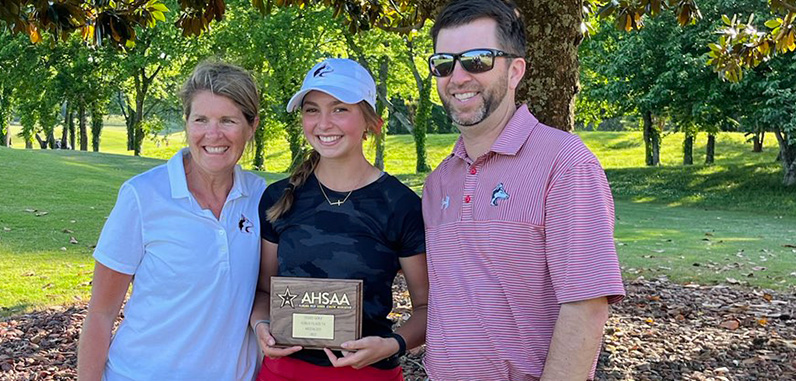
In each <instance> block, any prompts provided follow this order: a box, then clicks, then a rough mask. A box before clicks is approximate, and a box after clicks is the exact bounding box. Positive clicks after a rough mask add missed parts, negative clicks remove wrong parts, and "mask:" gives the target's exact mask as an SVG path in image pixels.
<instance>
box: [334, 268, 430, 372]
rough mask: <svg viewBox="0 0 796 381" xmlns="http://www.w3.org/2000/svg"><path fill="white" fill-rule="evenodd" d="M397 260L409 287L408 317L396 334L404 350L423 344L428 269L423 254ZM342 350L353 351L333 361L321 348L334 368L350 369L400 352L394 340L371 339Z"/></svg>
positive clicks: (364, 339)
mask: <svg viewBox="0 0 796 381" xmlns="http://www.w3.org/2000/svg"><path fill="white" fill-rule="evenodd" d="M399 261H400V263H401V269H403V272H404V277H405V278H406V285H407V286H408V288H409V296H410V298H411V299H412V317H410V318H409V320H407V321H406V322H405V323H404V324H403V325H402V326H401V328H399V329H398V331H397V332H396V333H398V334H399V335H401V337H403V339H404V341H406V348H407V349H410V348H414V347H417V346H419V345H422V344H423V343H424V342H425V341H426V317H427V316H428V269H427V267H426V266H427V265H426V255H425V253H424V254H418V255H414V256H411V257H406V258H400V259H399ZM342 347H343V348H344V349H347V350H352V351H353V350H355V351H356V352H344V356H343V357H341V358H337V356H335V355H334V353H333V352H332V351H331V350H329V349H328V348H325V349H324V351H325V352H326V355H327V356H328V357H329V361H331V363H332V365H334V366H335V367H343V366H351V367H353V368H355V369H361V368H364V367H366V366H368V365H371V364H373V363H375V362H378V361H381V360H383V359H385V358H387V357H390V356H392V355H394V354H395V353H397V352H398V350H399V349H400V346H399V344H398V339H395V338H392V337H387V338H384V337H375V336H368V337H365V338H362V339H359V340H356V341H349V342H345V343H343V344H342Z"/></svg>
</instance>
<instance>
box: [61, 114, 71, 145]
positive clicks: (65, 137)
mask: <svg viewBox="0 0 796 381" xmlns="http://www.w3.org/2000/svg"><path fill="white" fill-rule="evenodd" d="M70 124H72V109H71V108H70V107H69V106H67V107H66V116H65V117H64V126H63V128H62V129H61V149H66V148H67V147H69V144H68V143H69V125H70Z"/></svg>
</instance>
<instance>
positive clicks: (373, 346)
mask: <svg viewBox="0 0 796 381" xmlns="http://www.w3.org/2000/svg"><path fill="white" fill-rule="evenodd" d="M341 346H342V347H343V357H339V358H338V357H337V356H335V354H334V353H333V352H332V351H331V350H329V348H324V349H323V351H324V352H326V356H328V357H329V361H331V363H332V365H333V366H334V367H336V368H339V367H344V366H350V367H353V368H354V369H362V368H364V367H366V366H368V365H370V364H373V363H375V362H378V361H380V360H383V359H385V358H387V357H390V356H392V355H394V354H395V353H397V352H398V349H399V348H400V347H399V345H398V341H397V340H396V339H393V338H391V337H388V338H384V337H377V336H368V337H364V338H361V339H359V340H354V341H346V342H345V343H343V344H342V345H341Z"/></svg>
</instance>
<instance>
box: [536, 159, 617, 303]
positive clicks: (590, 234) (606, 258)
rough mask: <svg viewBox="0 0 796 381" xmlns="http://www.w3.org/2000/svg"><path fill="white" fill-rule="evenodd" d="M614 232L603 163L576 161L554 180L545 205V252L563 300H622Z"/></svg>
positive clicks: (554, 285) (554, 281)
mask: <svg viewBox="0 0 796 381" xmlns="http://www.w3.org/2000/svg"><path fill="white" fill-rule="evenodd" d="M613 232H614V203H613V198H612V196H611V189H610V187H609V186H608V181H607V179H606V178H605V172H604V171H603V169H602V168H601V167H600V165H599V163H596V162H586V163H582V164H578V165H576V166H574V167H572V168H570V169H569V170H567V171H566V172H565V173H563V174H561V175H560V176H558V177H557V178H554V179H553V182H552V184H551V186H550V188H549V190H548V193H547V197H546V204H545V235H546V240H545V252H546V256H547V264H548V268H549V269H550V275H551V278H552V282H553V288H554V290H555V294H556V298H557V300H558V302H559V303H562V304H563V303H570V302H576V301H581V300H588V299H593V298H598V297H601V296H605V297H607V298H608V302H609V303H616V302H619V301H620V300H622V298H623V297H624V295H625V291H624V286H623V285H622V276H621V272H620V269H619V261H618V259H617V256H616V248H615V246H614V239H613Z"/></svg>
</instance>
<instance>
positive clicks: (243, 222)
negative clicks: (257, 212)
mask: <svg viewBox="0 0 796 381" xmlns="http://www.w3.org/2000/svg"><path fill="white" fill-rule="evenodd" d="M253 227H254V224H253V223H252V222H251V221H249V219H248V218H246V216H245V215H243V213H241V214H240V221H238V229H240V231H241V232H242V233H250V234H251V232H252V228H253Z"/></svg>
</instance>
